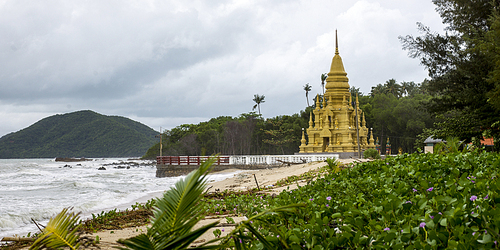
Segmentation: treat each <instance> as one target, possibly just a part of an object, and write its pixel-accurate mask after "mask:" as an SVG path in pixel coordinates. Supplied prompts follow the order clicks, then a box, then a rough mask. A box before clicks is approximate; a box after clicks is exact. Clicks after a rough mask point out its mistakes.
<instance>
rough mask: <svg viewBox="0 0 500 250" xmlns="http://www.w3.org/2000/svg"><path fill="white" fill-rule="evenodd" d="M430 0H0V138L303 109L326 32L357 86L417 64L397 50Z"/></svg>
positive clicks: (315, 82)
mask: <svg viewBox="0 0 500 250" xmlns="http://www.w3.org/2000/svg"><path fill="white" fill-rule="evenodd" d="M417 21H422V22H424V23H425V22H429V23H428V25H430V26H433V25H435V23H436V22H439V16H437V14H436V13H435V12H434V11H433V6H432V3H431V2H430V1H429V3H422V2H421V1H418V0H408V1H405V2H401V1H391V0H380V1H374V0H373V1H369V0H361V1H355V2H354V1H340V0H335V1H326V0H324V1H322V0H318V1H312V2H311V1H302V0H294V1H241V0H225V1H217V2H213V1H178V0H169V1H154V0H146V1H143V0H141V1H138V0H128V1H83V2H82V1H71V0H68V1H57V0H53V1H43V2H40V1H14V0H7V1H2V2H0V34H2V36H1V37H0V88H2V91H0V100H1V102H0V110H1V112H0V114H1V115H2V120H3V121H5V122H4V123H3V124H2V125H0V135H3V134H6V133H9V132H13V131H17V130H19V129H21V128H24V127H26V126H29V125H30V124H32V123H34V122H36V121H37V120H38V119H40V118H43V117H45V116H48V115H51V114H57V113H66V112H72V111H77V110H82V109H91V110H94V111H96V112H100V113H103V114H106V115H121V116H126V117H130V118H135V119H136V120H138V121H140V122H143V123H145V124H146V125H149V126H151V127H154V128H156V129H157V128H159V127H160V126H162V127H174V126H177V125H180V124H182V123H197V122H199V121H203V120H208V119H210V118H211V117H216V116H222V115H230V116H237V115H239V114H241V113H245V112H249V111H251V108H252V106H253V104H254V103H253V101H252V98H253V95H254V94H260V95H265V96H266V99H265V101H266V102H265V103H264V104H263V105H262V107H261V109H262V112H263V115H264V116H265V117H272V116H276V115H282V114H293V113H297V112H299V111H300V110H301V109H304V107H305V105H306V101H305V100H304V97H305V95H304V92H303V90H302V86H303V85H305V84H306V83H310V84H311V85H312V86H313V92H312V93H310V94H311V96H312V95H314V94H315V93H319V92H321V85H320V82H321V81H320V75H321V74H322V73H325V72H327V71H328V70H329V68H330V63H331V58H332V57H333V53H334V37H335V29H338V32H339V46H340V54H341V56H342V58H343V61H344V65H345V68H346V71H347V73H348V77H349V79H350V84H351V85H352V86H356V87H360V88H361V90H362V91H363V92H365V93H368V92H369V90H370V87H371V86H374V85H376V84H378V83H383V82H385V81H386V80H388V79H390V78H395V79H396V80H398V81H416V82H420V81H422V80H423V78H424V77H425V71H424V69H423V68H422V67H420V66H419V65H418V61H417V60H414V59H409V58H408V57H407V55H406V52H405V51H403V50H401V45H400V43H399V41H398V39H397V37H398V36H399V35H406V34H415V31H416V26H415V23H416V22H417Z"/></svg>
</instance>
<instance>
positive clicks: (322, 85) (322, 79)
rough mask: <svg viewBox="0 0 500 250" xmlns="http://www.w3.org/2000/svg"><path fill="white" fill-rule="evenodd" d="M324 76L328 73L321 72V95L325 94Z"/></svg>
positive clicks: (326, 76)
mask: <svg viewBox="0 0 500 250" xmlns="http://www.w3.org/2000/svg"><path fill="white" fill-rule="evenodd" d="M326 78H328V74H327V73H323V74H321V87H322V88H323V96H324V95H325V81H326Z"/></svg>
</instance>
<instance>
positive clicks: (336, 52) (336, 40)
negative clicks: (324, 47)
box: [335, 30, 339, 55]
mask: <svg viewBox="0 0 500 250" xmlns="http://www.w3.org/2000/svg"><path fill="white" fill-rule="evenodd" d="M338 54H339V39H338V37H337V30H335V55H338Z"/></svg>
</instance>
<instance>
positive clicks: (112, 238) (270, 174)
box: [85, 159, 367, 249]
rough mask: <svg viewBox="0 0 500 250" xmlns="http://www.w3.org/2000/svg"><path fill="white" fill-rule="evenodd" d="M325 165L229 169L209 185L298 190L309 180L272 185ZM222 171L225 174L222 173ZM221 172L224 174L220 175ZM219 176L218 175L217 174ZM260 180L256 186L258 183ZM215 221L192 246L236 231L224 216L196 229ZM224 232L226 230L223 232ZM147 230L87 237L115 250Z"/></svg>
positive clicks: (220, 189) (205, 221)
mask: <svg viewBox="0 0 500 250" xmlns="http://www.w3.org/2000/svg"><path fill="white" fill-rule="evenodd" d="M339 161H340V162H342V163H344V164H345V163H351V162H354V161H355V160H353V159H340V160H339ZM356 161H367V160H364V159H361V160H356ZM325 165H326V162H312V163H305V164H297V165H291V166H286V165H285V166H281V167H272V168H269V169H261V170H248V171H247V170H245V171H242V170H238V169H230V170H224V171H223V172H226V173H232V172H234V173H235V174H234V176H233V177H231V178H227V179H225V180H222V181H218V182H211V183H209V184H208V192H209V193H210V192H223V191H224V190H230V191H242V190H250V189H253V188H256V187H257V183H258V185H259V187H260V188H263V187H266V188H267V189H266V190H265V191H263V192H268V193H276V194H278V193H280V192H281V191H282V190H285V189H295V188H297V184H298V185H305V184H306V183H305V182H306V181H299V182H296V183H293V184H290V185H287V186H281V187H276V186H271V185H274V184H276V182H277V181H279V180H282V179H285V178H287V177H289V176H294V175H295V176H299V175H301V174H303V173H306V172H308V171H315V170H318V169H319V168H321V167H323V166H325ZM223 172H222V173H223ZM217 173H221V172H217ZM217 173H216V174H217ZM255 180H257V183H256V182H255ZM229 217H231V218H232V219H234V221H235V222H236V223H238V222H240V221H243V220H246V218H245V217H236V216H229ZM214 221H219V222H220V223H219V225H218V226H217V227H215V228H213V229H211V230H209V231H208V232H206V233H205V234H204V235H202V236H201V237H200V238H198V239H197V240H196V241H195V242H194V244H193V245H201V244H203V243H204V242H207V241H209V240H211V239H213V238H214V234H213V231H214V230H216V229H220V230H221V231H223V232H222V236H224V235H225V234H227V233H228V232H230V231H231V230H232V229H233V228H234V225H230V224H227V223H226V219H225V217H224V216H220V217H206V218H205V219H203V220H202V221H200V222H199V224H198V225H197V226H196V228H197V227H201V226H203V225H207V224H209V223H212V222H214ZM222 229H224V230H222ZM146 231H147V227H146V226H141V227H131V228H125V229H121V230H105V231H99V232H97V233H94V234H90V235H85V236H88V237H89V238H96V236H99V239H100V243H99V244H98V246H99V247H100V249H114V247H118V246H121V245H120V244H118V243H116V242H117V241H118V240H119V239H127V238H131V237H134V236H136V235H139V234H141V233H144V232H146Z"/></svg>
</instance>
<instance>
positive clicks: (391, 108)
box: [145, 79, 434, 158]
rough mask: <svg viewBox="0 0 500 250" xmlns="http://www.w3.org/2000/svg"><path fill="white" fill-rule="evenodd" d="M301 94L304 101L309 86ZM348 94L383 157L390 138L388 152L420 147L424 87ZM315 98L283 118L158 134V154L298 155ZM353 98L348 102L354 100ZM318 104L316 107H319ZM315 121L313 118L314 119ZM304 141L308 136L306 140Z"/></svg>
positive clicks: (227, 120)
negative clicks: (358, 108) (356, 98)
mask: <svg viewBox="0 0 500 250" xmlns="http://www.w3.org/2000/svg"><path fill="white" fill-rule="evenodd" d="M308 86H309V87H308V88H307V89H306V99H308V92H310V91H311V86H310V85H308ZM350 91H351V93H352V95H353V97H354V98H355V95H358V96H359V103H360V107H361V109H362V110H363V111H364V113H365V118H366V123H367V126H368V127H369V128H373V131H374V138H378V139H379V143H380V144H381V146H382V150H383V152H385V143H386V140H387V138H390V142H391V147H392V153H397V152H398V151H397V150H398V149H399V148H402V150H403V152H406V153H409V152H414V151H415V150H416V146H422V144H421V142H423V141H419V140H418V137H417V136H418V135H419V134H420V133H422V131H423V129H424V128H429V127H431V126H432V124H433V122H434V120H433V119H432V118H431V115H430V114H429V113H427V112H426V111H425V110H423V109H421V108H420V106H421V105H422V103H423V102H427V101H428V100H429V98H430V97H429V95H427V94H425V93H426V90H425V82H424V83H423V84H415V83H413V82H409V83H407V82H402V83H401V84H399V83H397V82H396V80H394V79H390V80H388V81H387V82H386V83H384V84H379V85H377V86H376V87H374V88H372V91H371V92H370V93H369V94H368V95H364V94H363V93H361V92H360V91H359V88H354V87H351V90H350ZM316 98H321V99H322V95H321V94H319V95H317V97H315V98H314V101H313V102H312V105H311V106H306V107H305V109H304V110H301V111H300V112H299V113H297V114H293V115H282V116H276V117H273V118H267V119H264V118H263V117H262V116H261V115H260V114H256V113H255V112H250V113H244V114H241V115H240V116H238V117H231V116H220V117H216V118H212V119H210V120H209V121H205V122H201V123H199V124H183V125H180V126H177V127H175V128H173V129H171V130H166V131H164V133H162V155H174V156H175V155H211V154H217V153H220V154H223V155H253V154H294V153H296V152H298V151H299V146H300V140H301V139H302V128H304V129H305V128H307V127H308V126H309V125H308V124H309V119H310V115H311V113H312V110H313V109H314V108H316V106H315V105H316ZM354 98H353V100H354ZM320 103H321V102H320ZM313 120H314V118H313ZM305 136H306V139H307V134H306V135H305ZM159 150H160V144H159V143H157V144H156V145H154V146H153V147H151V148H150V149H149V150H148V152H147V153H146V155H145V157H146V158H154V157H156V156H157V155H158V154H159V152H160V151H159Z"/></svg>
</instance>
